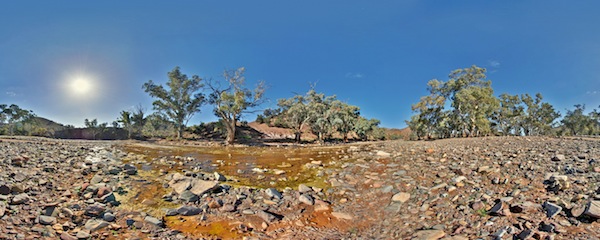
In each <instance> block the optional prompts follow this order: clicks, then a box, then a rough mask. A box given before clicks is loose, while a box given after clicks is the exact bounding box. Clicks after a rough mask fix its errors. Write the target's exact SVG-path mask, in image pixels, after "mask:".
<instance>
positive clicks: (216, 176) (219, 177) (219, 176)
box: [214, 172, 227, 182]
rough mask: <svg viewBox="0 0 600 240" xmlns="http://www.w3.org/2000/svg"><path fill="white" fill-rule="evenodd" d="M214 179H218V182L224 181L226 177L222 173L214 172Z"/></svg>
mask: <svg viewBox="0 0 600 240" xmlns="http://www.w3.org/2000/svg"><path fill="white" fill-rule="evenodd" d="M214 174H215V180H216V181H219V182H224V181H227V178H226V177H225V176H223V174H220V173H218V172H215V173H214Z"/></svg>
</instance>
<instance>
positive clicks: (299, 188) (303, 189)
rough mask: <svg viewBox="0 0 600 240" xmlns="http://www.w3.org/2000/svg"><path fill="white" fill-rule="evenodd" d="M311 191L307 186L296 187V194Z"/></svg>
mask: <svg viewBox="0 0 600 240" xmlns="http://www.w3.org/2000/svg"><path fill="white" fill-rule="evenodd" d="M310 191H312V188H310V187H309V186H306V185H304V184H300V185H298V192H300V193H307V192H310Z"/></svg>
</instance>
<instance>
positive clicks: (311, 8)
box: [0, 0, 600, 128]
mask: <svg viewBox="0 0 600 240" xmlns="http://www.w3.org/2000/svg"><path fill="white" fill-rule="evenodd" d="M509 2H510V3H509ZM598 9H600V2H598V1H543V2H541V1H347V0H345V1H310V0H309V1H160V2H159V1H96V2H92V1H6V2H3V3H2V7H1V8H0V90H1V91H0V103H9V104H10V103H16V104H18V105H20V106H21V107H23V108H27V109H32V110H33V111H34V112H35V113H36V114H38V115H40V116H44V117H47V118H50V119H53V120H55V121H58V122H61V123H65V124H73V125H76V126H81V125H83V120H84V119H85V118H90V119H93V118H97V119H98V120H99V121H101V122H109V123H110V122H112V121H114V120H115V119H116V118H117V116H118V113H119V112H120V111H121V110H127V109H131V108H132V106H134V105H137V104H142V105H143V106H145V107H146V108H147V109H151V102H152V99H151V98H150V97H149V96H148V95H147V94H146V93H144V92H143V90H142V89H141V86H142V84H143V83H144V82H147V81H148V80H150V79H152V80H154V81H155V82H157V83H164V82H166V80H167V76H166V73H167V72H168V71H170V70H171V69H173V67H175V66H180V67H181V70H182V71H183V72H184V73H186V74H188V75H194V74H196V75H199V76H201V77H203V78H213V79H219V78H220V76H221V73H222V71H223V70H224V69H232V68H237V67H241V66H244V67H246V78H247V79H248V84H249V86H253V85H254V84H255V83H256V81H258V80H264V81H265V82H266V83H267V85H268V86H269V89H268V90H267V92H266V96H267V98H268V99H269V101H267V102H266V103H265V104H264V105H263V108H268V107H275V106H276V102H277V99H279V98H285V97H291V96H292V95H293V94H294V93H304V92H306V91H307V90H308V89H309V86H310V84H311V83H316V89H317V91H320V92H324V93H326V94H327V95H333V94H335V95H337V96H338V98H339V99H342V100H344V101H347V102H348V103H350V104H353V105H357V106H359V107H360V108H361V114H362V115H363V116H365V117H367V118H377V119H380V120H381V121H382V126H385V127H398V128H400V127H404V126H405V123H404V121H405V120H407V119H409V117H410V115H411V114H412V113H411V110H410V105H411V104H413V103H415V102H417V101H418V100H419V98H420V97H421V96H423V95H425V94H427V92H426V83H427V81H429V80H430V79H434V78H437V79H440V80H447V75H448V73H450V71H452V70H454V69H457V68H465V67H469V66H471V65H478V66H480V67H485V68H487V69H488V78H489V79H490V80H492V82H493V84H492V86H493V88H494V90H495V94H496V95H499V94H501V93H510V94H521V93H530V94H532V95H533V94H535V93H537V92H540V93H542V95H543V96H544V97H545V100H546V101H548V102H550V103H551V104H553V105H554V106H555V108H556V109H558V110H559V111H561V112H562V113H564V112H565V109H566V108H569V109H571V107H572V105H573V104H577V103H583V104H586V105H587V107H588V109H590V110H591V109H593V108H596V107H598V105H600V98H599V96H600V31H599V30H598V24H599V23H600V14H597V10H598ZM78 77H81V78H84V79H90V80H92V81H93V83H94V84H93V85H92V86H91V87H90V88H91V89H92V90H91V91H90V92H84V93H81V94H75V93H73V89H72V88H71V87H70V86H71V85H72V83H71V82H72V81H73V80H74V79H76V78H78ZM213 120H215V117H214V116H213V114H212V111H211V109H210V107H209V106H207V107H205V108H203V111H202V112H201V113H199V114H197V116H196V117H195V118H194V119H193V120H192V121H191V122H190V123H191V124H197V123H199V122H200V121H213ZM247 120H254V116H252V115H249V116H247Z"/></svg>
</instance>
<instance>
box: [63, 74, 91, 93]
mask: <svg viewBox="0 0 600 240" xmlns="http://www.w3.org/2000/svg"><path fill="white" fill-rule="evenodd" d="M93 90H94V82H93V81H92V80H91V79H90V78H88V77H83V76H78V77H75V78H73V79H71V80H70V81H69V91H70V92H71V93H72V94H73V95H75V96H89V94H91V93H92V91H93Z"/></svg>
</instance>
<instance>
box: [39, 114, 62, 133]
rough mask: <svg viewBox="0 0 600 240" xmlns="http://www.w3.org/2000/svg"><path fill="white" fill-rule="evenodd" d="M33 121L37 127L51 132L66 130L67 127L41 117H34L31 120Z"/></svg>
mask: <svg viewBox="0 0 600 240" xmlns="http://www.w3.org/2000/svg"><path fill="white" fill-rule="evenodd" d="M33 121H34V122H35V123H36V124H37V125H38V126H39V127H42V128H46V129H48V130H52V131H53V132H56V131H61V130H65V129H67V127H66V126H65V125H62V124H60V123H57V122H55V121H52V120H50V119H47V118H43V117H37V116H36V117H34V118H33Z"/></svg>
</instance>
